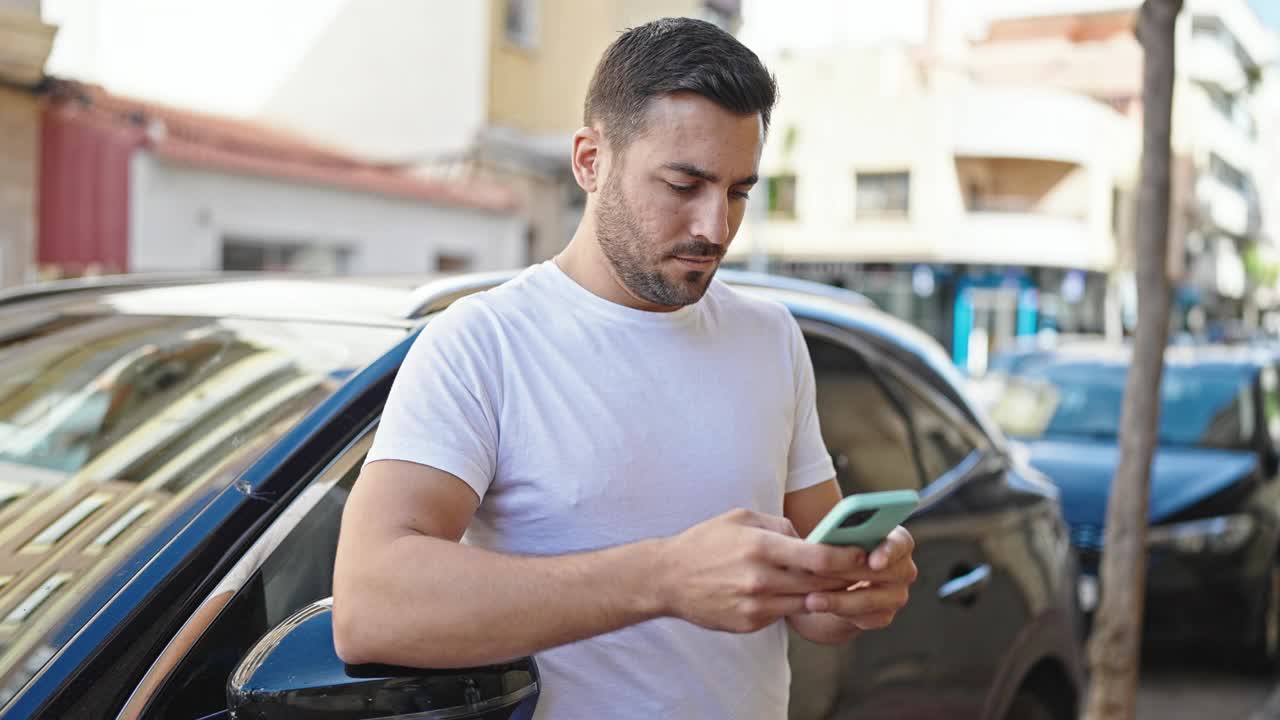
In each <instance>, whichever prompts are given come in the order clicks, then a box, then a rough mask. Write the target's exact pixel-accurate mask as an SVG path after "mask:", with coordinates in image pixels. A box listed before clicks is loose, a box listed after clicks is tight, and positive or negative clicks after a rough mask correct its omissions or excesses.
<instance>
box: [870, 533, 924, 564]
mask: <svg viewBox="0 0 1280 720" xmlns="http://www.w3.org/2000/svg"><path fill="white" fill-rule="evenodd" d="M915 549H916V541H915V538H913V537H911V533H910V532H908V531H907V529H906V528H904V527H902V526H901V525H899V526H898V527H896V528H894V529H893V530H891V531H890V532H889V535H888V536H887V537H886V538H885V539H884V541H883V542H881V543H880V546H879V547H877V548H876V549H875V551H874V552H872V553H871V558H870V560H869V561H868V565H869V566H870V568H871V569H872V570H883V569H885V568H887V567H889V566H890V565H892V564H894V563H896V562H898V561H900V560H902V559H903V558H906V557H910V556H911V553H912V552H914V551H915Z"/></svg>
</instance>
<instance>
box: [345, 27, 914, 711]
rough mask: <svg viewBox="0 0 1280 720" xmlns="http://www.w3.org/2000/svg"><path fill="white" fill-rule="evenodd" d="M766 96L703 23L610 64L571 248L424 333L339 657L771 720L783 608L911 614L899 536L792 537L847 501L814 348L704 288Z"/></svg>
mask: <svg viewBox="0 0 1280 720" xmlns="http://www.w3.org/2000/svg"><path fill="white" fill-rule="evenodd" d="M775 95H776V88H775V84H774V80H773V77H772V76H771V75H770V74H769V72H768V71H767V70H766V69H765V68H764V67H763V65H762V64H761V63H760V60H759V59H758V58H757V57H756V56H755V54H754V53H752V52H751V51H750V50H748V49H747V48H745V47H744V46H742V45H741V44H740V43H738V42H737V41H736V40H735V39H734V38H733V37H732V36H730V35H728V34H727V33H724V32H722V31H721V30H719V29H717V28H716V27H714V26H713V25H710V24H708V23H704V22H701V21H696V20H689V19H681V20H671V19H668V20H660V21H657V22H654V23H650V24H648V25H645V26H643V27H639V28H635V29H633V30H630V31H628V32H626V33H624V34H623V35H622V36H621V37H619V38H618V40H617V41H616V42H615V43H614V44H613V45H612V46H611V47H610V48H609V49H608V50H607V51H606V53H605V55H604V57H603V58H602V59H601V61H600V64H599V66H598V67H597V69H596V73H595V76H594V78H593V79H592V81H591V86H590V88H589V91H588V95H587V100H586V112H585V115H586V126H585V127H583V128H582V129H580V130H579V131H578V132H577V134H576V135H575V136H574V138H573V154H572V163H573V170H574V174H575V177H576V178H577V181H578V183H579V185H581V186H582V188H583V190H584V191H586V193H587V207H586V213H585V216H584V218H583V220H582V223H581V225H580V226H579V227H578V230H577V232H576V233H575V235H574V237H573V239H572V241H571V242H570V243H569V245H568V246H567V247H566V249H565V250H564V251H563V252H562V253H561V254H560V255H559V256H558V257H557V258H555V259H554V260H553V261H550V262H546V263H543V264H541V265H538V266H535V267H533V268H530V269H528V270H526V271H525V272H524V273H522V274H521V275H520V276H519V277H517V278H516V279H514V280H512V281H511V282H509V283H506V284H505V285H503V286H501V287H499V288H496V289H494V290H492V291H489V292H486V293H481V294H479V295H477V296H473V297H469V298H466V299H464V300H461V301H459V302H457V303H455V305H454V306H453V307H451V308H450V309H449V310H447V311H446V312H444V313H443V314H441V316H440V317H438V318H436V319H435V320H433V321H432V322H431V323H430V324H429V325H428V326H427V327H426V328H425V330H424V331H423V333H422V335H421V337H420V339H419V340H417V341H416V342H415V344H414V346H413V348H412V349H411V351H410V353H409V355H408V357H407V358H406V361H405V364H404V367H403V368H402V369H401V371H400V374H399V375H398V376H397V378H396V381H395V385H394V387H393V389H392V392H391V396H390V398H389V400H388V403H387V408H386V411H385V413H384V415H383V420H382V424H381V425H380V427H379V429H378V433H377V437H376V439H375V442H374V445H373V448H372V450H371V451H370V454H369V457H368V459H367V460H366V465H365V467H364V469H363V472H362V475H361V477H360V479H359V481H358V482H357V483H356V486H355V488H354V490H353V492H352V494H351V498H350V500H349V501H348V503H347V506H346V511H345V514H344V517H343V526H342V537H341V541H340V543H339V548H338V559H337V567H336V573H335V575H336V576H335V581H334V622H335V625H334V633H335V642H336V644H337V648H338V653H339V654H340V655H341V656H342V657H343V659H345V660H346V661H348V662H354V663H364V662H383V663H392V664H400V665H413V666H426V667H465V666H474V665H483V664H488V663H494V662H499V661H502V660H507V659H511V658H515V657H520V656H524V655H536V659H537V661H538V665H539V668H540V670H541V672H542V680H543V688H542V696H541V698H540V700H539V703H538V711H537V717H538V718H555V719H556V720H565V719H569V720H573V719H575V718H582V719H584V720H585V719H588V718H589V719H591V720H595V719H597V718H623V719H626V718H637V719H638V718H645V719H646V720H651V719H652V718H698V719H699V720H701V719H704V718H761V719H764V718H768V719H769V720H779V719H780V718H784V717H786V712H787V693H788V689H789V678H790V674H789V670H788V667H787V653H786V643H787V633H786V626H785V625H784V624H783V621H784V620H785V622H787V623H789V624H790V625H791V627H793V628H794V629H795V630H796V631H797V632H798V633H799V634H801V635H803V636H804V637H807V638H809V639H811V640H814V641H817V642H822V643H843V642H847V641H849V640H851V639H852V638H854V637H855V636H856V635H857V634H858V633H859V632H861V631H862V630H865V629H871V628H880V627H883V626H885V625H886V624H888V623H889V622H890V621H891V620H892V618H893V616H894V613H895V612H896V611H897V610H898V609H900V608H901V607H902V606H903V605H904V604H905V603H906V600H907V586H908V585H909V584H910V583H911V582H913V581H914V579H915V575H916V569H915V566H914V564H913V563H912V560H911V551H912V540H911V537H910V535H909V534H907V532H906V530H904V529H902V528H897V529H896V530H894V532H893V533H892V534H891V535H890V537H889V538H888V539H887V540H886V542H885V543H884V544H882V545H881V546H880V547H879V548H877V549H876V550H875V552H874V553H872V554H871V555H870V557H869V558H868V557H867V556H866V554H865V553H863V552H862V551H859V550H855V549H848V548H835V547H828V546H821V545H811V544H806V543H805V542H803V541H802V540H800V539H799V537H803V536H804V535H805V534H806V533H808V531H809V530H811V529H812V528H813V527H814V526H815V525H816V524H817V523H818V521H819V520H820V519H821V518H822V517H823V515H824V514H825V513H826V512H827V511H828V510H829V509H830V508H831V507H832V506H833V505H834V504H835V503H836V502H837V501H838V500H839V499H840V489H839V486H838V485H837V484H836V482H835V480H834V477H835V470H834V467H833V466H832V463H831V458H830V456H829V455H828V454H827V451H826V449H825V446H824V445H823V442H822V438H821V435H820V433H819V428H818V419H817V413H816V409H815V402H814V379H813V368H812V365H811V363H810V361H809V356H808V352H807V350H806V347H805V344H804V340H803V337H802V336H801V334H800V331H799V328H798V326H797V325H796V323H795V321H794V320H793V319H792V318H791V316H790V314H789V313H788V312H787V310H786V309H785V308H783V307H782V306H781V305H778V304H775V303H768V302H764V301H761V300H757V299H751V298H749V297H745V296H743V295H740V294H738V293H737V292H735V291H734V290H732V289H731V288H729V287H728V286H726V285H725V284H723V283H721V282H718V281H713V279H712V277H713V275H714V274H715V271H716V267H717V266H718V264H719V261H720V258H721V257H723V255H724V253H725V251H726V250H727V248H728V246H729V243H730V242H731V241H732V239H733V236H734V234H735V233H736V232H737V230H738V226H739V224H740V223H741V221H742V217H743V213H744V210H745V207H746V203H747V193H748V191H749V190H750V189H751V187H752V185H754V184H755V182H756V173H757V168H758V165H759V160H760V152H761V147H762V145H763V143H764V136H765V131H766V130H767V129H768V123H769V114H770V111H771V109H772V107H773V104H774V99H775ZM464 532H465V535H466V539H465V541H464V542H459V541H460V540H461V539H462V538H463V535H464Z"/></svg>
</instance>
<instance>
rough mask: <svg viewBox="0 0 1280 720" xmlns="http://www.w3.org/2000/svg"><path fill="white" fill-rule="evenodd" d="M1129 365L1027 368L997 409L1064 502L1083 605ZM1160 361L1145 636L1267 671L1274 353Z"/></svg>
mask: <svg viewBox="0 0 1280 720" xmlns="http://www.w3.org/2000/svg"><path fill="white" fill-rule="evenodd" d="M1129 358H1130V353H1129V350H1128V349H1127V348H1123V347H1106V346H1101V345H1094V346H1087V347H1080V346H1077V347H1073V348H1068V349H1064V350H1059V351H1057V352H1055V353H1054V354H1053V355H1052V356H1051V357H1049V358H1047V359H1046V358H1041V359H1040V360H1039V361H1038V362H1036V363H1033V364H1030V365H1028V366H1026V367H1025V368H1023V369H1022V370H1020V371H1019V373H1018V374H1017V375H1016V376H1015V377H1014V378H1013V379H1012V380H1011V381H1010V383H1009V385H1008V386H1007V388H1006V390H1005V393H1004V394H1003V396H1002V397H1001V398H1000V400H999V401H998V402H997V403H996V405H995V406H994V407H993V408H992V415H993V416H994V418H995V419H996V421H997V422H998V423H999V424H1000V425H1001V426H1002V427H1003V428H1004V429H1005V430H1006V432H1008V433H1009V435H1010V436H1012V437H1014V438H1016V439H1019V440H1021V441H1022V443H1024V445H1025V448H1026V450H1027V453H1028V455H1029V460H1030V462H1031V463H1032V464H1033V465H1034V466H1035V467H1036V468H1038V469H1040V470H1041V471H1043V472H1044V473H1045V474H1046V475H1048V476H1049V477H1050V478H1051V479H1052V480H1053V481H1054V482H1055V483H1056V484H1057V485H1058V487H1059V488H1060V489H1061V491H1062V506H1063V512H1064V513H1065V514H1066V517H1067V521H1068V522H1069V523H1070V524H1071V541H1072V544H1073V545H1074V546H1075V547H1076V548H1077V550H1078V551H1079V553H1080V556H1081V564H1082V568H1083V571H1084V576H1083V578H1082V581H1081V590H1082V593H1081V594H1082V601H1083V602H1084V603H1085V604H1086V605H1091V604H1092V603H1093V602H1095V601H1096V596H1097V593H1096V589H1097V586H1096V574H1097V567H1098V561H1099V557H1100V552H1101V550H1102V548H1103V541H1104V523H1105V519H1106V508H1107V499H1108V496H1109V493H1110V489H1111V482H1112V477H1113V475H1114V474H1115V471H1116V467H1117V465H1118V462H1119V449H1118V447H1117V431H1118V429H1119V424H1120V412H1121V403H1122V399H1123V395H1124V388H1125V378H1126V373H1127V371H1128V367H1129ZM1165 363H1166V366H1165V374H1164V380H1163V384H1162V387H1161V417H1160V426H1159V445H1158V448H1157V451H1156V456H1155V459H1154V464H1153V466H1152V473H1151V495H1150V516H1149V519H1150V523H1151V524H1150V529H1149V536H1148V547H1149V556H1148V576H1147V604H1146V614H1145V628H1144V638H1145V640H1146V642H1147V645H1148V647H1156V648H1161V647H1174V646H1177V647H1188V646H1191V647H1196V646H1199V647H1219V648H1224V649H1227V650H1230V651H1232V652H1233V654H1238V653H1241V652H1243V656H1244V657H1245V658H1246V659H1248V660H1249V661H1251V663H1252V664H1254V665H1256V666H1258V667H1259V668H1262V669H1265V668H1270V667H1271V666H1273V665H1274V664H1275V662H1276V660H1277V656H1278V655H1280V553H1278V550H1280V482H1277V468H1278V465H1280V456H1278V455H1277V441H1278V440H1280V394H1278V393H1280V388H1278V387H1277V366H1276V355H1275V354H1273V353H1269V352H1259V351H1256V350H1250V349H1248V348H1226V347H1210V346H1204V347H1175V348H1169V349H1168V350H1167V351H1166V354H1165ZM1086 609H1089V608H1086Z"/></svg>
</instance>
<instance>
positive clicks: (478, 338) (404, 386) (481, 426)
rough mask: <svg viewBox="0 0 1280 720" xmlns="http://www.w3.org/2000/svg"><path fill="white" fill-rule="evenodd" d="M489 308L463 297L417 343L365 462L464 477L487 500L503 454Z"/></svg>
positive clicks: (411, 349)
mask: <svg viewBox="0 0 1280 720" xmlns="http://www.w3.org/2000/svg"><path fill="white" fill-rule="evenodd" d="M491 334H492V326H491V325H490V320H489V318H488V317H487V313H486V311H485V310H484V308H483V307H482V306H481V305H480V304H479V303H475V302H470V301H467V300H463V301H459V303H458V304H456V305H454V306H453V307H450V308H449V309H448V310H446V311H445V312H443V313H441V314H440V315H439V316H438V317H437V318H435V319H434V320H432V321H431V322H429V323H428V324H427V326H426V327H425V328H423V330H422V332H421V334H419V336H418V338H417V339H416V340H414V342H413V345H412V346H411V347H410V348H409V352H408V354H407V355H406V356H405V360H404V363H403V365H401V367H400V371H399V373H398V374H397V375H396V379H395V382H394V383H392V386H391V393H390V395H389V396H388V397H387V404H386V407H385V409H384V410H383V412H382V419H381V421H380V422H379V424H378V429H377V431H376V433H375V435H374V439H373V446H372V447H371V448H370V450H369V455H368V456H367V457H366V459H365V464H366V465H367V464H369V463H371V462H375V461H377V460H405V461H408V462H413V463H418V464H421V465H428V466H430V467H433V468H436V469H438V470H443V471H445V472H447V473H451V474H453V475H456V476H457V477H458V478H460V479H461V480H462V481H463V482H465V483H467V484H468V485H470V486H471V488H472V489H473V490H475V492H476V495H478V496H480V497H481V498H483V497H484V494H485V491H487V490H488V489H489V484H490V483H491V482H492V481H493V476H494V472H495V470H496V467H497V456H498V412H497V409H498V407H499V406H498V403H497V397H498V396H499V395H498V393H499V392H500V383H501V375H500V373H499V372H498V362H497V357H496V355H495V348H496V344H495V343H493V342H488V341H487V339H488V338H489V337H490V336H491Z"/></svg>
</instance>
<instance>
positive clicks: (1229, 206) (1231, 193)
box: [1195, 173, 1250, 237]
mask: <svg viewBox="0 0 1280 720" xmlns="http://www.w3.org/2000/svg"><path fill="white" fill-rule="evenodd" d="M1195 193H1196V204H1197V205H1198V206H1199V207H1200V209H1201V212H1202V213H1203V215H1204V217H1205V219H1206V220H1208V221H1209V223H1210V224H1211V225H1212V226H1213V227H1215V228H1217V229H1218V230H1221V231H1222V232H1224V233H1226V234H1228V235H1234V236H1236V237H1243V236H1245V235H1247V234H1248V233H1249V230H1250V227H1249V199H1248V198H1247V197H1246V196H1245V194H1244V193H1243V192H1241V191H1240V190H1238V189H1237V188H1233V187H1231V186H1230V185H1228V184H1226V183H1225V182H1223V181H1222V180H1219V179H1218V178H1216V177H1214V176H1213V175H1210V174H1207V173H1205V174H1202V175H1201V176H1200V177H1199V178H1197V179H1196V189H1195Z"/></svg>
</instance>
